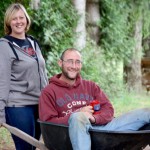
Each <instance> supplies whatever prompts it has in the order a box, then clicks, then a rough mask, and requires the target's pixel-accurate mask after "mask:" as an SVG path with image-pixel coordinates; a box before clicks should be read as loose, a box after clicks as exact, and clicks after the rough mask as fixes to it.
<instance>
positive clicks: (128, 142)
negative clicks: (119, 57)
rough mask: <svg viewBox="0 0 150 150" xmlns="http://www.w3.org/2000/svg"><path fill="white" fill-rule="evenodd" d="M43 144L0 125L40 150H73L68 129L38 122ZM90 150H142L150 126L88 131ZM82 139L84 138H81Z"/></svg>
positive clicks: (149, 136) (149, 133)
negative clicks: (120, 129)
mask: <svg viewBox="0 0 150 150" xmlns="http://www.w3.org/2000/svg"><path fill="white" fill-rule="evenodd" d="M38 122H39V123H40V127H41V131H42V136H43V140H44V143H42V142H40V141H38V140H36V139H34V138H33V137H31V136H30V135H28V134H26V133H24V132H23V131H21V130H19V129H17V128H15V127H12V126H10V125H8V124H6V123H3V124H2V125H3V126H4V127H5V128H7V129H8V130H9V131H10V132H11V133H12V134H14V135H16V136H18V137H20V138H21V139H23V140H25V141H26V142H28V143H30V144H31V145H33V146H35V147H37V148H39V149H40V150H73V148H72V145H71V142H70V139H69V133H68V127H67V126H65V125H58V124H54V123H49V122H42V121H39V120H38ZM89 132H90V135H91V141H92V147H91V150H142V149H143V148H144V147H146V146H147V145H148V144H150V124H148V125H146V126H144V127H142V128H141V129H140V130H139V131H130V132H129V131H128V132H127V131H117V132H116V131H97V130H90V131H89ZM83 138H84V137H83Z"/></svg>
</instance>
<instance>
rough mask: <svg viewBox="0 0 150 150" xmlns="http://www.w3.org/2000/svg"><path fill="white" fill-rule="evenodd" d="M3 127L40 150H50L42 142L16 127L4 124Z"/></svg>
mask: <svg viewBox="0 0 150 150" xmlns="http://www.w3.org/2000/svg"><path fill="white" fill-rule="evenodd" d="M2 126H3V127H5V128H6V129H7V130H8V131H9V132H10V133H12V134H14V135H16V136H17V137H19V138H21V139H23V140H24V141H26V142H28V143H30V144H31V145H33V146H35V147H37V148H39V149H40V150H48V149H47V148H46V146H45V145H44V144H43V143H42V142H40V141H38V140H37V139H35V138H33V137H32V136H30V135H28V134H27V133H25V132H23V131H21V130H20V129H18V128H16V127H12V126H10V125H8V124H6V123H3V124H2Z"/></svg>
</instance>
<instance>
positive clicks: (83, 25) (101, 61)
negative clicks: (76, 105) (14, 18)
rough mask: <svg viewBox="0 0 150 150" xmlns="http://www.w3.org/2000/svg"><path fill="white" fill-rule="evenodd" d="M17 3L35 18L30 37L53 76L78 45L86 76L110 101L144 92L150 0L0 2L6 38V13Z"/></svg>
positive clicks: (149, 43) (1, 32) (0, 24)
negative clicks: (62, 58)
mask: <svg viewBox="0 0 150 150" xmlns="http://www.w3.org/2000/svg"><path fill="white" fill-rule="evenodd" d="M13 2H20V3H22V4H23V5H24V6H25V7H26V8H27V11H28V13H29V15H30V16H31V20H32V26H31V29H30V32H29V34H31V35H33V36H34V37H36V38H37V40H38V41H39V43H40V45H41V47H42V53H43V55H44V57H45V60H46V64H47V70H48V76H49V77H51V76H53V75H54V74H56V73H58V72H59V71H60V70H59V68H58V66H57V60H58V59H59V55H60V53H61V52H62V51H63V50H65V49H66V48H69V47H74V48H77V49H79V50H81V52H82V54H83V70H82V76H83V77H84V78H86V79H90V80H93V81H95V82H97V83H98V84H99V85H100V86H101V88H102V89H103V90H104V91H105V92H106V93H107V95H108V96H109V97H110V98H114V97H116V96H117V97H118V96H121V95H122V94H123V93H125V92H136V93H139V92H140V93H141V91H142V69H141V60H142V58H143V56H144V55H146V54H149V53H148V52H149V51H150V40H149V39H150V19H149V18H150V1H149V0H144V1H141V0H124V1H122V0H72V1H70V0H63V1H61V0H53V1H49V0H41V1H40V0H1V2H0V14H1V15H0V27H1V28H0V36H1V37H2V36H4V30H3V20H4V12H5V10H6V8H7V7H8V6H9V4H10V3H13ZM148 57H149V56H148Z"/></svg>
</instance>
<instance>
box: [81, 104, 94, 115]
mask: <svg viewBox="0 0 150 150" xmlns="http://www.w3.org/2000/svg"><path fill="white" fill-rule="evenodd" d="M80 111H81V112H89V113H91V114H93V113H94V110H93V107H92V106H84V107H82V108H81V109H80Z"/></svg>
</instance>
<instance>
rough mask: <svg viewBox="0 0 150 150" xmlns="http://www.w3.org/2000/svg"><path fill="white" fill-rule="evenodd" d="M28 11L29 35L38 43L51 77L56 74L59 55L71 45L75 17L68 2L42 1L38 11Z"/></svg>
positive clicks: (57, 0)
mask: <svg viewBox="0 0 150 150" xmlns="http://www.w3.org/2000/svg"><path fill="white" fill-rule="evenodd" d="M29 11H30V14H31V16H32V31H31V34H33V35H34V36H35V37H36V38H38V40H39V41H40V44H41V46H42V50H43V51H42V52H43V54H44V56H45V58H46V59H47V69H48V74H49V76H52V75H54V74H55V73H57V72H58V67H57V64H56V62H57V59H58V57H59V54H60V53H61V52H62V51H63V50H65V49H66V48H68V47H72V45H73V29H74V27H75V26H76V23H77V15H76V13H75V11H74V9H73V7H72V5H71V2H70V1H68V0H64V1H61V0H55V1H49V0H42V1H41V4H40V8H39V9H38V10H31V9H30V10H29ZM35 18H36V19H35Z"/></svg>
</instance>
